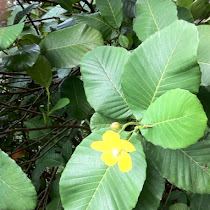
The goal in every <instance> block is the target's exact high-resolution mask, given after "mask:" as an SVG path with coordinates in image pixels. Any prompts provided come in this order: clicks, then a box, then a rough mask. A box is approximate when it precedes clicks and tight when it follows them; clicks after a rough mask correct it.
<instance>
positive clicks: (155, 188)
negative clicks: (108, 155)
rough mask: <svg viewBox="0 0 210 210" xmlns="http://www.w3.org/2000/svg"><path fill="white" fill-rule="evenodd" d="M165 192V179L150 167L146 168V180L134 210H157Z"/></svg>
mask: <svg viewBox="0 0 210 210" xmlns="http://www.w3.org/2000/svg"><path fill="white" fill-rule="evenodd" d="M164 190H165V179H164V178H163V177H162V176H160V174H159V173H158V172H157V171H156V170H155V169H154V167H153V166H152V165H150V164H149V165H148V167H147V178H146V181H145V183H144V186H143V190H142V192H141V193H140V196H139V201H138V203H137V204H136V207H135V208H134V210H154V209H158V207H159V205H160V201H161V199H162V196H163V192H164Z"/></svg>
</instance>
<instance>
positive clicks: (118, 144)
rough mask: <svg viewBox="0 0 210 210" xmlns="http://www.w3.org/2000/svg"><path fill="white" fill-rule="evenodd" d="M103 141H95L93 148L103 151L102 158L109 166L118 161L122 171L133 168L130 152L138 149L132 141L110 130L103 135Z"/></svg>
mask: <svg viewBox="0 0 210 210" xmlns="http://www.w3.org/2000/svg"><path fill="white" fill-rule="evenodd" d="M102 139H103V140H102V141H95V142H93V143H92V144H91V148H93V149H95V150H98V151H100V152H103V154H102V156H101V160H102V161H103V162H104V163H105V164H107V165H108V166H113V165H115V164H116V163H118V166H119V169H120V171H122V172H127V171H129V170H131V168H132V161H131V156H130V155H129V153H128V152H134V151H135V150H136V149H135V147H134V146H133V144H132V143H130V142H129V141H127V140H123V139H120V135H119V133H116V132H114V131H111V130H108V131H106V132H105V133H104V134H103V136H102Z"/></svg>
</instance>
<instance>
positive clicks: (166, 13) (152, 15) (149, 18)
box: [134, 0, 178, 41]
mask: <svg viewBox="0 0 210 210" xmlns="http://www.w3.org/2000/svg"><path fill="white" fill-rule="evenodd" d="M177 19H178V17H177V9H176V5H175V4H174V3H173V2H171V1H168V0H158V1H157V0H138V1H137V3H136V20H135V23H134V31H135V32H136V34H137V36H138V38H139V39H140V40H142V41H144V40H145V39H147V38H148V37H149V36H150V35H152V34H154V33H155V32H156V31H160V30H161V29H163V28H165V27H166V26H169V25H170V24H171V23H173V22H174V21H175V20H177Z"/></svg>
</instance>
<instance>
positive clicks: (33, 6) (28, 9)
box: [14, 3, 39, 24]
mask: <svg viewBox="0 0 210 210" xmlns="http://www.w3.org/2000/svg"><path fill="white" fill-rule="evenodd" d="M38 6H39V4H38V3H34V4H30V5H29V6H28V7H26V8H25V9H23V10H22V11H20V12H18V13H17V14H16V16H15V19H14V23H15V24H16V23H18V22H20V20H21V19H22V18H23V17H24V16H26V15H27V14H28V13H30V12H31V11H32V10H33V9H36V8H37V7H38Z"/></svg>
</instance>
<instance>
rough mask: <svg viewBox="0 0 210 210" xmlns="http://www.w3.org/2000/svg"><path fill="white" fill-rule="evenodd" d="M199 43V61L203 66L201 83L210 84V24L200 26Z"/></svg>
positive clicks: (201, 66)
mask: <svg viewBox="0 0 210 210" xmlns="http://www.w3.org/2000/svg"><path fill="white" fill-rule="evenodd" d="M198 31H199V39H200V42H199V45H198V63H199V65H200V68H201V72H202V77H201V85H204V86H207V85H210V47H207V46H210V26H208V25H202V26H198Z"/></svg>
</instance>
